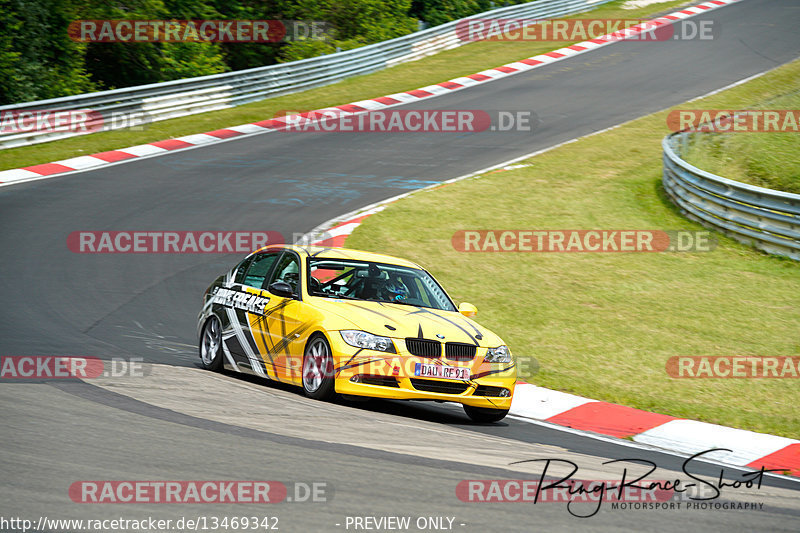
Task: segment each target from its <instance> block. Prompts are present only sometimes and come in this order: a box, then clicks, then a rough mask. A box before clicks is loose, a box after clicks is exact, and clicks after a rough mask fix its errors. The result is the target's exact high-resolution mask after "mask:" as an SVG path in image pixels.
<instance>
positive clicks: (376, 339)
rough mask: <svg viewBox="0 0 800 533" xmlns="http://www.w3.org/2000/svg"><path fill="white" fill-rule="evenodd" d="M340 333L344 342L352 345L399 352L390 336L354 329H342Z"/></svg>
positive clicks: (380, 350) (367, 348)
mask: <svg viewBox="0 0 800 533" xmlns="http://www.w3.org/2000/svg"><path fill="white" fill-rule="evenodd" d="M339 333H341V334H342V338H343V339H344V342H346V343H347V344H349V345H350V346H355V347H356V348H364V349H366V350H377V351H379V352H389V353H397V350H395V348H394V343H393V342H392V339H390V338H389V337H381V336H379V335H373V334H372V333H367V332H366V331H358V330H352V329H346V330H342V331H340V332H339Z"/></svg>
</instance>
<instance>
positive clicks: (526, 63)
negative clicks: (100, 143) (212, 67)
mask: <svg viewBox="0 0 800 533" xmlns="http://www.w3.org/2000/svg"><path fill="white" fill-rule="evenodd" d="M740 1H741V0H710V1H708V2H704V3H702V4H698V5H696V6H692V7H688V8H686V9H682V10H680V11H676V12H674V13H670V14H669V15H665V16H662V17H658V18H656V19H653V20H652V21H649V23H648V24H647V25H644V24H640V25H637V26H632V27H630V28H627V29H625V30H620V31H618V32H615V33H611V34H608V35H604V36H603V37H598V38H597V39H591V40H589V41H584V42H581V43H578V44H573V45H571V46H567V47H565V48H560V49H558V50H555V51H553V52H547V53H545V54H540V55H537V56H533V57H529V58H527V59H522V60H520V61H515V62H513V63H508V64H507V65H502V66H499V67H495V68H491V69H488V70H484V71H482V72H477V73H475V74H471V75H469V76H462V77H459V78H454V79H452V80H449V81H445V82H442V83H438V84H436V85H429V86H427V87H422V88H420V89H415V90H413V91H408V92H403V93H396V94H390V95H388V96H382V97H380V98H374V99H371V100H362V101H359V102H353V103H351V104H345V105H341V106H336V107H332V108H325V109H319V110H316V111H310V112H308V113H301V114H300V115H301V116H303V117H304V118H308V116H309V115H311V114H312V113H322V112H325V111H333V112H335V113H336V114H337V115H338V116H343V115H344V116H346V115H355V114H360V113H367V112H369V111H376V110H382V109H387V108H390V107H394V106H399V105H406V104H409V103H414V102H418V101H420V100H426V99H428V98H435V97H437V96H441V95H443V94H449V93H452V92H454V91H458V90H461V89H466V88H469V87H472V86H475V85H479V84H481V83H485V82H489V81H494V80H498V79H501V78H505V77H507V76H513V75H514V74H519V73H521V72H526V71H529V70H533V69H535V68H539V67H541V66H544V65H548V64H550V63H555V62H558V61H561V60H563V59H567V58H570V57H573V56H576V55H580V54H583V53H586V52H589V51H592V50H595V49H597V48H601V47H603V46H607V45H610V44H614V43H618V42H625V41H624V40H623V38H626V37H627V38H630V37H633V36H636V35H639V34H641V33H642V32H649V31H652V30H653V28H654V27H660V26H663V25H666V24H672V23H673V22H676V21H679V20H682V19H686V18H689V17H693V16H695V15H699V14H701V13H706V12H708V11H711V10H714V9H718V8H720V7H723V6H726V5H728V4H733V3H736V2H740ZM287 120H291V115H290V116H289V117H282V118H273V119H269V120H262V121H260V122H254V123H252V124H242V125H240V126H231V127H229V128H222V129H218V130H214V131H209V132H206V133H197V134H193V135H185V136H183V137H176V138H174V139H167V140H164V141H157V142H153V143H149V144H141V145H138V146H131V147H129V148H120V149H118V150H111V151H108V152H101V153H97V154H92V155H84V156H79V157H73V158H70V159H64V160H62V161H55V162H53V163H44V164H41V165H33V166H29V167H23V168H15V169H11V170H4V171H0V187H2V186H5V185H11V184H15V183H21V182H25V181H32V180H38V179H43V178H49V177H52V176H57V175H61V174H65V173H69V172H76V171H83V170H87V169H93V168H97V167H101V166H105V165H110V164H119V163H125V162H129V161H132V160H135V159H138V158H143V157H153V156H157V155H162V154H165V153H168V152H171V151H174V150H182V149H187V148H194V147H196V146H201V145H205V144H209V143H216V142H222V141H227V140H229V139H233V138H236V137H241V136H246V135H254V134H260V133H269V132H272V131H280V130H282V129H285V128H286V125H287V124H286V123H287Z"/></svg>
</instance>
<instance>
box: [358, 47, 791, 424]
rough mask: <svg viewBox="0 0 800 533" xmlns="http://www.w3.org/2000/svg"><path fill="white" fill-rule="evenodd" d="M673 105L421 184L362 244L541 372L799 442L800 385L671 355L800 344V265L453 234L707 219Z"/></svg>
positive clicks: (737, 96) (559, 384)
mask: <svg viewBox="0 0 800 533" xmlns="http://www.w3.org/2000/svg"><path fill="white" fill-rule="evenodd" d="M790 85H794V86H795V87H798V86H799V85H800V61H796V62H794V63H792V64H790V65H787V66H784V67H782V68H780V69H777V70H775V71H773V72H771V73H769V74H767V75H765V76H763V77H761V78H758V79H756V80H754V81H751V82H749V83H747V84H745V85H742V86H739V87H736V88H734V89H731V90H728V91H725V92H723V93H720V94H717V95H715V96H712V97H710V98H707V99H704V100H702V101H700V102H693V103H692V107H693V108H712V109H713V108H725V109H739V108H746V107H748V106H749V105H751V104H753V103H757V102H764V101H767V100H769V99H771V98H775V97H777V96H780V95H781V94H784V93H785V91H786V87H787V86H790ZM679 107H680V108H685V107H686V106H685V105H682V106H679ZM667 113H668V111H665V112H660V113H656V114H654V115H650V116H648V117H644V118H641V119H639V120H636V121H634V122H632V123H629V124H627V125H624V126H622V127H619V128H617V129H614V130H611V131H609V132H606V133H603V134H599V135H595V136H592V137H587V138H585V139H582V140H580V141H578V142H575V143H572V144H569V145H565V146H563V147H560V148H558V149H555V150H552V151H549V152H547V153H545V154H542V155H539V156H537V157H534V158H532V159H530V160H528V161H527V162H526V164H527V166H525V167H523V168H520V169H515V170H509V171H503V172H494V173H489V174H486V175H484V176H481V177H480V178H479V179H469V180H463V181H460V182H457V183H454V184H450V185H446V186H442V187H439V188H436V189H431V190H426V191H420V192H417V193H415V194H413V195H411V196H410V197H407V198H405V199H403V200H400V201H398V202H396V203H393V204H391V205H390V206H389V207H388V208H387V209H386V210H384V211H383V212H381V213H378V214H376V215H373V216H372V217H369V218H367V219H366V221H365V222H364V224H362V225H361V226H359V227H358V229H357V230H356V231H355V232H354V234H353V235H352V236H351V237H350V238H349V239H348V240H347V246H348V247H352V248H360V249H366V250H374V251H381V252H385V253H391V254H396V255H398V256H401V257H407V258H409V259H411V260H414V261H418V262H419V263H421V264H423V265H425V266H427V267H428V268H430V269H431V271H432V272H433V273H434V274H435V275H436V276H437V277H438V278H439V279H440V280H441V281H442V283H443V284H444V286H445V287H447V288H448V290H449V291H450V293H451V295H452V296H453V297H454V298H455V299H456V301H459V302H460V301H469V302H472V303H474V304H475V305H477V307H478V309H479V312H478V320H479V321H480V322H481V323H482V324H483V325H485V326H487V327H489V328H490V329H492V330H493V331H495V332H496V333H498V334H499V335H501V336H502V337H503V338H504V339H505V340H506V341H507V342H508V344H509V345H510V346H511V348H512V351H513V352H514V353H515V355H516V356H517V358H518V359H520V360H522V361H530V359H531V358H535V359H536V360H537V361H538V363H539V365H540V371H539V372H538V373H537V374H536V375H534V376H529V375H523V376H521V377H523V378H527V380H529V381H530V382H532V383H535V384H537V385H542V386H545V387H549V388H552V389H557V390H560V391H565V392H570V393H574V394H579V395H582V396H587V397H590V398H596V399H600V400H605V401H609V402H615V403H620V404H624V405H629V406H633V407H637V408H641V409H645V410H649V411H655V412H660V413H666V414H670V415H673V416H678V417H685V418H690V419H695V420H702V421H706V422H712V423H717V424H723V425H727V426H734V427H739V428H745V429H749V430H754V431H761V432H767V433H773V434H777V435H784V436H788V437H795V438H797V437H800V417H798V416H797V406H798V405H800V387H798V385H800V382H799V381H797V380H792V379H702V380H690V379H672V378H670V377H668V376H667V374H666V372H665V364H666V361H667V359H668V358H669V357H671V356H679V355H688V356H698V355H703V356H722V355H724V356H798V355H800V337H798V324H800V300H798V295H800V264H798V263H797V262H794V261H791V260H788V259H782V258H778V257H772V256H767V255H765V254H763V253H761V252H758V251H756V250H754V249H751V248H748V247H746V246H744V245H741V244H739V243H737V242H735V241H733V240H731V239H728V238H726V237H724V236H719V245H718V247H717V248H716V250H714V251H712V252H706V253H655V254H653V253H650V254H648V253H640V254H636V253H632V254H621V253H616V254H615V253H604V254H603V253H585V254H581V253H562V254H559V253H549V254H548V253H527V254H526V253H507V254H503V253H463V252H457V251H455V250H454V249H453V247H452V245H451V237H452V236H453V234H454V233H455V232H456V231H458V230H464V229H492V228H495V229H665V230H673V229H691V230H701V229H703V228H702V227H701V226H698V225H696V224H694V223H692V222H689V221H688V220H686V219H685V218H683V217H682V216H681V215H680V214H679V212H678V211H677V209H676V208H675V207H674V206H673V205H672V203H671V202H670V201H669V200H668V198H667V197H666V196H665V193H664V191H663V188H662V186H661V140H662V138H663V137H664V136H665V135H666V134H668V133H669V130H668V128H667V126H666V116H667ZM788 159H789V160H790V161H791V159H792V158H791V157H790V158H788ZM575 161H581V165H579V166H576V165H575V164H574V162H575ZM431 213H436V217H431V216H430V214H431ZM522 366H523V368H525V365H524V364H523V365H522ZM528 368H530V366H528Z"/></svg>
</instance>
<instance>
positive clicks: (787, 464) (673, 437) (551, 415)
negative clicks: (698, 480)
mask: <svg viewBox="0 0 800 533" xmlns="http://www.w3.org/2000/svg"><path fill="white" fill-rule="evenodd" d="M510 414H512V415H515V416H519V417H524V418H532V419H536V420H543V421H545V422H549V423H551V424H557V425H559V426H564V427H569V428H573V429H577V430H581V431H589V432H592V433H599V434H601V435H609V436H612V437H618V438H629V439H631V440H632V441H633V442H638V443H641V444H647V445H651V446H655V447H658V448H664V449H667V450H672V451H676V452H680V453H685V454H690V455H694V454H695V453H699V452H703V451H706V450H711V449H715V448H718V449H720V450H718V451H714V452H711V453H708V454H706V455H704V456H703V457H704V458H706V459H710V460H715V461H718V462H720V463H725V464H730V465H735V466H744V467H750V468H761V467H762V466H764V467H765V468H767V469H780V471H779V472H776V473H777V474H783V473H788V474H789V475H792V476H800V441H798V440H795V439H789V438H786V437H778V436H775V435H767V434H765V433H756V432H754V431H746V430H743V429H735V428H729V427H725V426H718V425H716V424H709V423H706V422H697V421H695V420H685V419H681V418H675V417H672V416H668V415H662V414H658V413H650V412H647V411H642V410H639V409H634V408H632V407H626V406H624V405H617V404H613V403H608V402H599V401H596V400H591V399H589V398H583V397H581V396H574V395H572V394H567V393H564V392H558V391H554V390H550V389H545V388H543V387H537V386H535V385H531V384H529V383H517V386H516V390H515V391H514V400H513V402H512V405H511V411H510ZM723 450H730V451H723Z"/></svg>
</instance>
